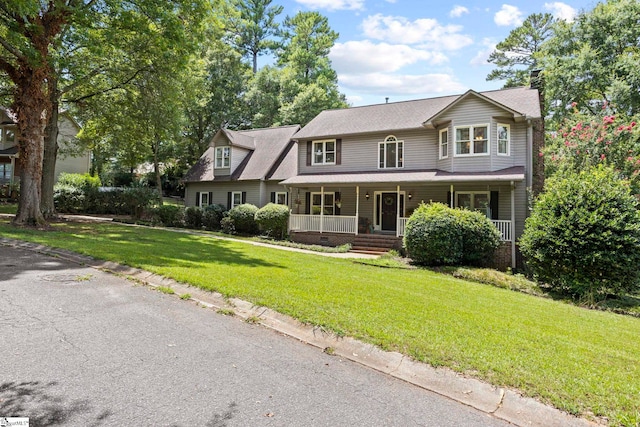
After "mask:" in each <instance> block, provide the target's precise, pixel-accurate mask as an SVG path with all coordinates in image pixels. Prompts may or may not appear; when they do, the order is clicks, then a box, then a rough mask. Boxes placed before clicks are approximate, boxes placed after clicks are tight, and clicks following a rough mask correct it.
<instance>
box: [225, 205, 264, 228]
mask: <svg viewBox="0 0 640 427" xmlns="http://www.w3.org/2000/svg"><path fill="white" fill-rule="evenodd" d="M257 211H258V207H257V206H255V205H252V204H250V203H245V204H242V205H238V206H236V207H234V208H232V209H231V210H230V211H229V218H231V219H232V220H233V225H234V227H235V231H236V232H238V233H242V234H257V232H258V224H257V223H256V220H255V216H256V212H257Z"/></svg>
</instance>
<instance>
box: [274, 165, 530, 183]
mask: <svg viewBox="0 0 640 427" xmlns="http://www.w3.org/2000/svg"><path fill="white" fill-rule="evenodd" d="M496 181H502V182H508V181H524V166H514V167H510V168H507V169H502V170H498V171H494V172H445V171H441V170H422V171H391V172H387V171H380V172H352V173H325V174H307V175H297V176H293V177H291V178H289V179H286V180H284V181H283V182H281V184H283V185H314V184H317V185H319V184H323V185H329V184H367V183H371V182H386V183H401V182H442V183H444V182H447V183H449V182H451V183H453V182H496Z"/></svg>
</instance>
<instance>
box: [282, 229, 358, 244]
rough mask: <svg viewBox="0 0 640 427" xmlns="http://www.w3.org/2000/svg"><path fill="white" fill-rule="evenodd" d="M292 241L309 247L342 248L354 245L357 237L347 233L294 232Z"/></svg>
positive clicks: (291, 236)
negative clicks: (346, 245) (341, 246)
mask: <svg viewBox="0 0 640 427" xmlns="http://www.w3.org/2000/svg"><path fill="white" fill-rule="evenodd" d="M289 237H290V238H291V240H292V241H294V242H298V243H304V244H307V245H321V246H333V247H335V246H340V245H345V244H347V243H349V244H350V245H353V242H354V241H355V238H356V236H355V235H354V234H345V233H318V232H313V231H292V232H291V235H290V236H289Z"/></svg>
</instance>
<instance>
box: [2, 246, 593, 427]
mask: <svg viewBox="0 0 640 427" xmlns="http://www.w3.org/2000/svg"><path fill="white" fill-rule="evenodd" d="M0 244H1V245H4V246H11V247H15V248H20V249H25V250H31V251H35V252H39V253H42V254H45V255H49V256H53V257H57V258H61V259H65V260H67V261H71V262H74V263H77V264H80V265H86V266H89V267H92V268H95V269H98V270H101V271H106V272H109V273H113V274H118V275H121V276H124V277H125V278H127V279H130V280H134V281H137V282H140V283H143V284H145V285H148V286H151V287H159V286H164V287H170V288H171V289H173V290H174V292H175V293H176V294H177V295H184V294H189V295H190V300H192V301H194V302H196V303H198V304H199V305H201V306H203V307H208V308H211V309H213V310H216V311H220V312H221V313H222V314H226V313H229V314H231V313H233V315H234V316H237V317H239V318H240V319H243V320H245V321H250V322H253V323H259V324H260V325H262V326H264V327H267V328H269V329H272V330H274V331H276V332H279V333H281V334H284V335H287V336H290V337H292V338H295V339H298V340H300V341H302V342H304V343H307V344H310V345H312V346H315V347H317V348H320V349H323V350H324V351H325V352H327V353H329V354H334V355H336V356H339V357H341V358H344V359H347V360H351V361H353V362H356V363H359V364H361V365H364V366H367V367H369V368H371V369H374V370H376V371H379V372H383V373H385V374H387V375H390V376H392V377H395V378H398V379H401V380H403V381H406V382H408V383H411V384H414V385H416V386H418V387H421V388H423V389H425V390H429V391H432V392H434V393H437V394H440V395H442V396H445V397H447V398H449V399H452V400H454V401H456V402H459V403H462V404H464V405H467V406H470V407H473V408H475V409H477V410H479V411H482V412H485V413H487V414H489V415H491V416H494V417H496V418H499V419H502V420H505V421H507V422H509V423H511V424H514V425H516V426H521V427H534V426H539V427H589V426H591V427H593V426H598V425H600V424H596V423H594V422H591V421H588V420H585V419H582V418H576V417H574V416H571V415H569V414H567V413H565V412H562V411H560V410H558V409H556V408H553V407H551V406H547V405H544V404H542V403H540V402H538V401H537V400H535V399H532V398H528V397H523V396H521V395H520V394H518V393H517V392H515V391H512V390H509V389H504V388H499V387H496V386H493V385H491V384H488V383H485V382H483V381H480V380H477V379H474V378H468V377H465V376H463V375H461V374H459V373H456V372H454V371H452V370H450V369H446V368H434V367H431V366H429V365H427V364H424V363H420V362H416V361H413V360H411V359H410V358H409V357H407V356H405V355H403V354H401V353H398V352H391V351H383V350H381V349H379V348H378V347H376V346H374V345H371V344H367V343H363V342H361V341H358V340H356V339H353V338H350V337H338V336H336V335H334V334H330V333H327V332H326V331H324V330H322V329H320V328H317V327H313V326H309V325H305V324H302V323H300V322H299V321H297V320H295V319H293V318H291V317H289V316H285V315H283V314H281V313H278V312H275V311H273V310H271V309H269V308H265V307H258V306H255V305H253V304H252V303H250V302H247V301H243V300H240V299H235V298H231V299H229V298H225V297H224V296H223V295H221V294H219V293H216V292H208V291H203V290H201V289H198V288H196V287H193V286H189V285H185V284H183V283H179V282H176V281H175V280H173V279H169V278H166V277H164V276H160V275H157V274H154V273H150V272H148V271H144V270H140V269H136V268H132V267H127V266H123V265H120V264H117V263H114V262H110V261H101V260H96V259H94V258H91V257H88V256H84V255H80V254H77V253H74V252H71V251H67V250H63V249H54V248H51V247H48V246H44V245H38V244H35V243H28V242H23V241H20V240H13V239H6V238H0Z"/></svg>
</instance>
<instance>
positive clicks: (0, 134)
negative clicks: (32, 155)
mask: <svg viewBox="0 0 640 427" xmlns="http://www.w3.org/2000/svg"><path fill="white" fill-rule="evenodd" d="M58 127H59V131H58V146H59V147H60V149H61V151H62V152H64V150H65V148H66V147H67V144H69V143H70V142H71V141H73V139H74V138H75V137H76V135H77V134H78V132H79V131H80V126H79V125H78V124H77V123H76V121H75V120H73V118H72V117H71V116H70V115H69V114H67V113H64V112H63V113H61V114H60V118H59V122H58ZM17 133H18V130H17V126H16V122H15V116H14V114H13V113H12V112H11V111H10V110H8V109H6V108H0V184H10V183H14V182H17V181H18V180H19V176H20V162H19V161H18V157H19V152H18V140H17ZM90 168H91V153H90V152H89V151H85V152H83V153H80V154H76V155H64V154H62V155H59V156H58V158H57V160H56V169H55V179H56V180H57V178H58V176H59V175H60V173H62V172H67V173H88V172H89V170H90Z"/></svg>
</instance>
